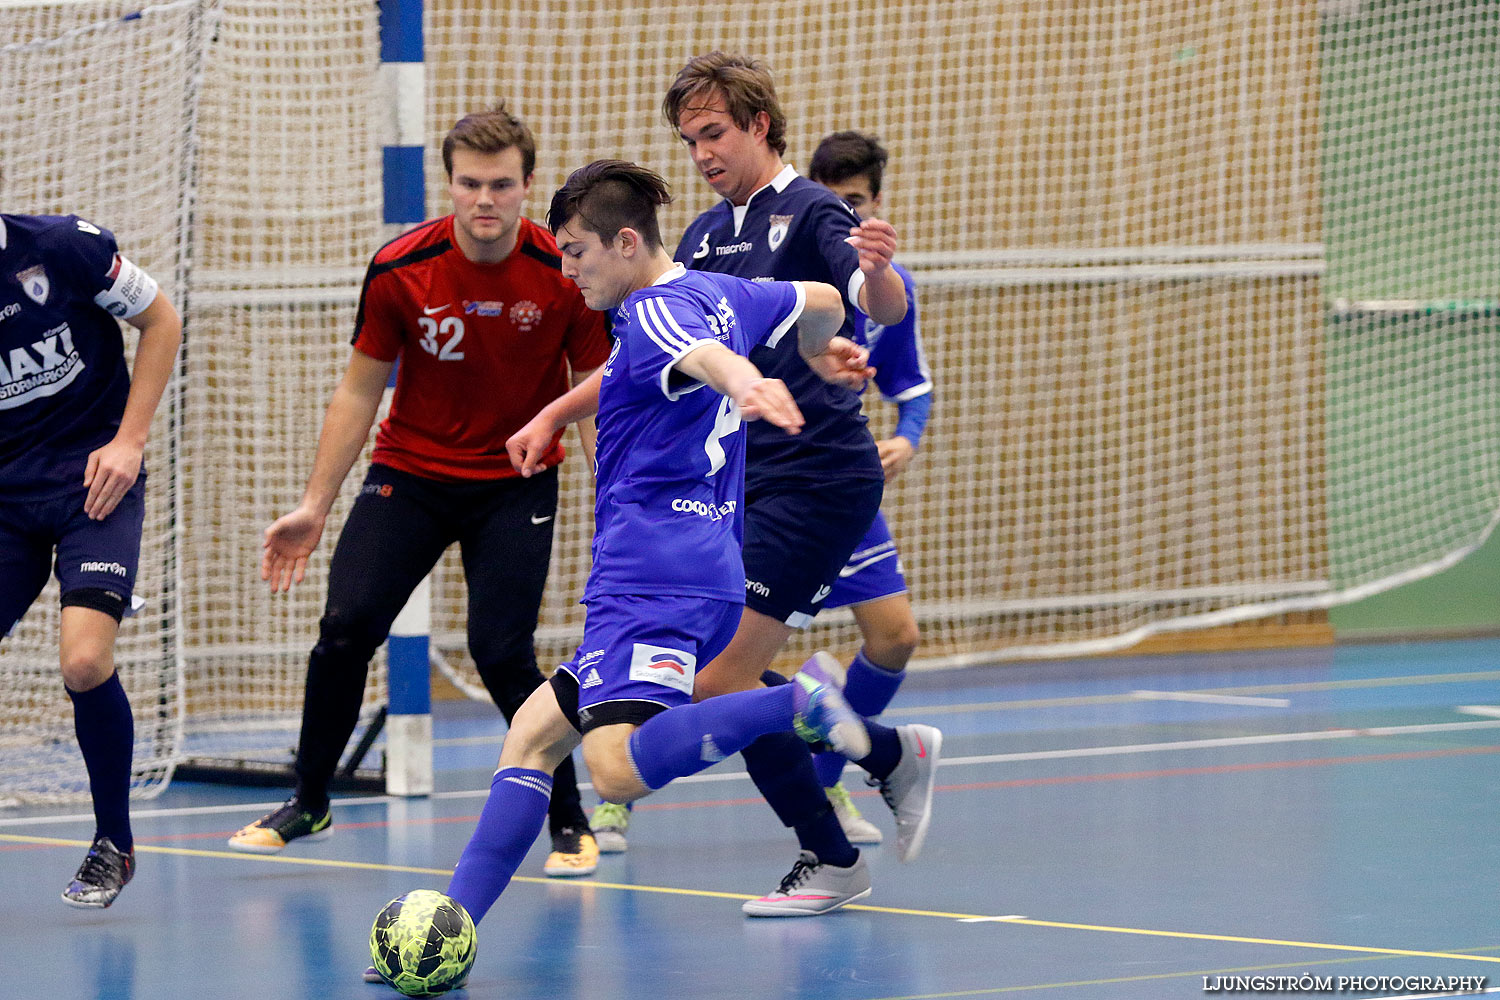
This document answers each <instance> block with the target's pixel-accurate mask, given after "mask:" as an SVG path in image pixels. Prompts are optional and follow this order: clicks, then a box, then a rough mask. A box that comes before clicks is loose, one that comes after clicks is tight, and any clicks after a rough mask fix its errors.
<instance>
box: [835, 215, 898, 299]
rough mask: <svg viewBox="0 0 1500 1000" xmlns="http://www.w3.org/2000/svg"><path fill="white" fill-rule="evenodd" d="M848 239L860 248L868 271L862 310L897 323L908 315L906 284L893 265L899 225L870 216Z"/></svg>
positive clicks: (861, 295)
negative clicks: (892, 260) (892, 259)
mask: <svg viewBox="0 0 1500 1000" xmlns="http://www.w3.org/2000/svg"><path fill="white" fill-rule="evenodd" d="M846 242H848V244H849V245H850V246H852V247H854V249H855V250H857V251H859V269H860V270H861V271H863V272H865V283H864V286H863V287H861V288H860V290H859V308H860V310H861V311H863V312H864V314H865V315H866V316H869V317H870V318H871V319H873V320H874V321H875V322H877V323H879V324H881V325H883V326H895V325H896V324H897V323H899V322H901V320H902V319H903V318H905V316H906V284H905V283H904V282H903V281H902V280H901V275H899V274H897V273H896V270H895V268H893V267H891V258H892V257H894V256H896V227H895V226H893V225H891V224H890V223H889V222H886V221H885V220H884V219H866V220H864V221H863V222H861V223H860V224H859V225H857V226H854V227H853V228H851V229H850V230H849V238H848V240H847V241H846Z"/></svg>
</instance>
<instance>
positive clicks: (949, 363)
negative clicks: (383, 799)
mask: <svg viewBox="0 0 1500 1000" xmlns="http://www.w3.org/2000/svg"><path fill="white" fill-rule="evenodd" d="M1497 28H1500V13H1497V12H1496V11H1495V10H1494V9H1493V8H1491V7H1488V6H1486V5H1476V4H1467V3H1461V2H1435V3H1434V2H1417V0H1325V2H1323V3H1322V4H1310V3H1279V4H1257V3H1248V2H1236V0H1218V2H1207V3H1200V4H1191V5H1185V4H1178V3H1168V2H1145V3H1141V2H1118V3H1104V4H1101V3H1094V2H1088V3H1085V2H1062V3H1056V2H1049V3H1024V4H1005V5H995V4H990V3H972V2H938V3H926V2H924V3H914V2H907V3H890V4H866V3H858V2H851V0H833V2H829V3H826V4H819V5H814V6H811V7H810V6H808V5H806V4H801V3H793V2H771V3H760V2H756V3H750V2H735V0H731V2H726V3H723V4H719V5H716V6H714V7H713V8H712V9H711V10H706V9H703V8H700V7H698V6H697V5H695V4H691V3H687V2H670V0H656V2H649V3H642V4H632V5H626V6H622V5H618V4H610V3H604V2H598V0H574V2H570V3H564V4H558V5H552V6H550V7H547V8H545V9H542V10H534V9H532V8H529V7H526V8H523V7H522V6H521V5H516V4H504V5H494V4H487V3H480V2H478V0H429V3H428V17H427V46H428V74H429V75H428V121H429V125H430V127H431V135H432V142H431V143H430V144H429V145H431V146H433V147H435V146H436V143H437V140H438V139H439V138H440V136H441V134H442V131H443V130H444V129H445V128H446V127H447V125H448V124H449V123H451V122H452V121H453V120H455V119H456V118H457V117H458V116H460V115H461V114H463V113H464V112H466V111H468V110H470V109H472V108H474V107H476V106H478V105H480V104H481V103H483V102H486V101H489V100H493V99H496V98H500V97H504V98H506V99H508V100H509V101H510V102H511V104H512V106H513V107H515V108H516V109H517V110H518V112H519V113H520V114H521V115H522V116H524V117H525V118H526V120H527V121H528V122H530V123H531V125H532V126H533V128H534V129H535V131H536V133H537V135H538V141H539V143H540V145H541V150H540V154H539V161H538V171H537V181H536V190H537V191H540V192H543V196H542V197H543V198H545V193H547V192H550V191H551V190H553V189H554V188H555V187H556V186H557V185H558V184H560V183H561V181H562V180H563V179H564V178H565V176H566V173H567V171H569V170H571V169H572V168H574V167H577V166H579V165H581V164H583V163H586V162H588V161H589V160H590V159H592V158H594V157H598V156H621V157H625V158H628V159H635V160H638V161H640V162H643V163H646V164H648V165H650V166H652V167H654V168H656V169H657V170H660V171H662V172H663V173H664V174H665V175H666V177H667V179H668V180H669V181H670V182H671V185H672V188H673V190H674V192H675V193H676V196H677V201H676V203H675V204H674V205H673V206H672V207H671V208H670V209H669V210H668V211H667V213H666V216H665V218H664V224H663V230H664V232H666V233H668V234H671V233H674V232H680V231H681V229H682V228H683V226H684V225H685V224H686V223H687V221H688V220H689V219H691V218H692V217H693V216H694V215H695V214H697V213H698V212H700V211H702V210H704V209H706V208H708V207H710V206H711V205H712V204H713V203H714V201H715V196H714V195H713V194H712V192H711V191H710V190H709V189H708V187H707V185H705V184H704V183H703V182H702V180H701V178H699V177H698V176H697V175H696V174H695V172H694V171H693V169H692V166H691V164H690V162H689V160H688V157H687V155H686V153H685V151H684V150H683V149H682V147H681V144H680V143H678V142H677V141H676V140H675V137H674V136H673V135H672V134H671V131H670V130H669V129H668V128H667V126H666V125H665V124H664V123H663V121H662V119H661V115H660V112H659V106H660V101H661V96H662V94H663V92H664V90H665V88H666V85H667V83H668V82H669V81H670V79H671V78H672V76H673V74H674V73H675V72H676V71H677V69H678V68H679V67H680V66H681V65H682V64H683V63H684V62H685V61H686V60H687V59H688V58H689V57H690V56H692V55H694V54H697V53H700V52H704V51H707V50H709V49H713V48H722V49H726V50H736V51H743V52H748V53H751V54H755V55H758V56H760V57H761V58H763V59H765V60H766V61H767V62H768V64H769V65H770V66H771V68H772V70H773V71H774V73H775V75H776V80H777V87H778V92H779V95H780V97H781V99H782V102H783V106H784V109H785V111H786V113H787V118H788V130H787V133H788V142H789V148H788V151H787V157H786V159H787V160H788V162H791V163H793V164H795V165H798V166H800V167H802V168H804V169H805V167H806V165H807V163H808V161H809V159H810V158H811V155H812V151H813V149H814V148H815V147H816V144H817V142H818V140H819V139H820V138H821V137H822V136H824V135H826V134H828V133H830V132H833V131H836V130H839V129H847V128H857V129H861V130H865V131H869V132H873V133H875V134H877V135H878V136H880V137H881V138H882V140H883V141H884V142H885V144H886V145H887V147H888V148H889V149H890V150H891V154H892V159H891V164H890V166H889V168H888V171H887V174H886V181H885V191H884V202H885V206H886V210H887V213H888V217H889V218H891V220H892V221H893V222H894V223H895V224H896V226H897V228H898V230H899V232H900V239H901V249H900V251H899V253H898V259H899V260H901V261H903V262H904V263H906V265H907V266H908V267H909V268H911V270H912V271H913V272H914V273H915V276H916V280H917V287H918V295H919V299H920V316H921V326H922V335H923V338H924V340H925V343H926V350H927V358H928V361H929V363H930V365H931V368H932V372H933V381H934V383H935V385H936V389H935V392H934V399H935V403H934V410H933V417H932V421H931V426H930V429H929V430H928V432H927V434H926V436H925V437H924V439H923V441H922V450H921V453H920V455H919V457H918V458H917V460H916V462H915V463H914V464H913V466H912V467H911V468H910V470H909V471H908V472H907V473H906V474H905V475H903V476H902V477H901V478H900V479H898V480H897V481H895V482H894V483H892V484H891V485H890V487H889V489H888V491H887V494H886V503H885V508H884V509H885V512H886V514H887V516H888V518H889V520H890V522H891V526H892V529H893V531H894V533H895V535H896V539H897V541H898V543H899V544H900V547H901V551H902V558H903V562H904V566H905V570H906V574H907V579H908V583H909V585H910V588H911V595H912V602H913V605H914V609H915V611H916V615H917V618H918V621H919V623H920V625H921V628H922V645H921V647H920V649H919V650H918V654H917V656H918V662H925V663H929V664H942V663H950V664H951V663H969V662H976V663H977V662H992V661H994V660H997V659H1005V658H1010V659H1015V658H1023V657H1038V656H1063V655H1076V654H1079V653H1085V652H1094V651H1103V650H1110V649H1120V648H1124V647H1126V646H1128V645H1130V644H1132V643H1135V642H1137V641H1139V640H1140V639H1141V638H1143V637H1144V636H1147V635H1149V634H1151V633H1154V632H1160V631H1168V630H1176V629H1183V628H1192V627H1203V626H1210V625H1229V624H1231V623H1234V622H1239V621H1248V620H1250V619H1258V618H1264V617H1266V616H1268V615H1287V614H1288V613H1292V612H1307V611H1310V610H1313V609H1321V608H1326V607H1328V606H1330V605H1332V604H1335V603H1338V602H1343V601H1348V600H1351V599H1354V598H1357V597H1359V596H1362V595H1364V594H1366V593H1371V592H1374V591H1378V590H1382V589H1386V588H1388V587H1391V586H1394V585H1396V584H1397V583H1399V582H1402V581H1404V580H1408V579H1413V578H1416V577H1418V576H1423V575H1427V574H1430V573H1432V572H1435V571H1437V570H1438V569H1441V568H1443V567H1445V566H1447V565H1450V564H1451V563H1453V562H1455V561H1457V560H1458V559H1459V558H1461V557H1462V556H1463V555H1465V554H1467V553H1468V552H1470V551H1472V550H1473V549H1474V548H1476V547H1477V546H1478V545H1479V544H1480V543H1481V542H1482V541H1483V539H1485V538H1486V537H1487V536H1488V535H1489V534H1490V533H1491V532H1492V531H1493V529H1494V525H1495V522H1496V517H1497V512H1500V468H1497V465H1500V447H1497V445H1500V392H1497V388H1500V386H1497V361H1500V358H1497V354H1500V312H1497V311H1496V302H1495V300H1496V299H1497V298H1500V245H1497V243H1496V237H1495V233H1496V232H1500V228H1497V226H1496V222H1497V217H1500V208H1497V195H1500V166H1497V161H1496V159H1495V157H1493V156H1492V155H1491V154H1490V152H1489V151H1491V150H1493V149H1494V148H1497V147H1496V145H1495V143H1496V141H1497V140H1500V100H1497V98H1500V92H1497V83H1496V81H1497V80H1500V64H1497V63H1500V57H1497V50H1496V48H1495V46H1494V44H1493V38H1494V32H1495V30H1496V29H1497ZM643 38H649V39H651V40H652V41H651V44H650V45H649V46H646V47H644V48H643V47H642V46H641V45H640V40H641V39H643ZM601 66H608V67H618V68H619V71H618V72H610V73H601V72H600V71H599V67H601ZM540 67H545V69H544V70H539V68H540ZM428 169H429V197H428V207H429V210H430V211H431V212H434V213H437V212H441V211H443V210H444V208H443V206H444V203H445V192H444V191H443V188H442V178H441V167H440V165H439V164H438V163H437V161H436V159H435V158H430V159H429V163H428ZM539 204H541V201H540V200H539V199H538V198H537V196H536V195H535V193H534V194H533V210H534V211H536V210H537V205H539ZM752 235H753V234H752ZM669 238H670V237H669ZM866 409H867V412H868V413H870V414H871V416H872V418H873V425H874V429H875V430H876V432H877V436H879V435H880V434H881V433H889V432H890V431H891V429H892V428H893V426H894V407H892V406H890V405H887V404H882V403H879V402H877V401H872V402H871V403H870V404H869V405H867V407H866ZM570 471H571V472H572V473H573V475H572V477H571V478H570V477H565V480H564V481H565V485H566V488H567V490H568V491H569V497H570V509H572V510H576V511H579V512H580V514H579V516H577V517H575V518H574V521H573V524H574V527H571V528H569V529H568V530H569V531H576V532H577V533H578V534H576V535H572V534H567V533H564V534H560V535H559V539H558V551H557V553H556V554H555V556H554V562H553V575H552V578H551V582H550V590H549V596H548V600H547V603H546V605H545V608H544V628H543V631H542V632H541V633H540V634H539V639H540V640H541V641H540V645H542V646H544V647H545V656H544V660H546V659H551V660H554V661H555V660H556V659H559V658H563V657H566V656H568V655H569V654H570V653H571V646H570V643H571V642H576V639H577V635H578V630H579V628H580V627H581V623H582V609H581V608H579V607H578V606H577V605H576V604H575V603H574V602H575V601H576V595H577V594H578V593H579V591H580V589H581V587H580V584H581V580H582V578H583V574H584V573H585V572H586V569H587V567H586V558H587V557H586V549H585V547H584V545H583V538H584V537H586V536H584V535H583V534H582V533H584V532H586V531H587V518H586V514H585V513H584V512H586V510H587V506H586V498H587V489H588V484H587V483H586V482H584V481H582V479H583V477H581V476H578V475H577V472H578V470H577V468H576V466H575V467H574V468H573V469H572V470H570ZM444 569H445V572H444V574H443V575H442V579H441V581H440V586H439V587H438V589H437V591H436V594H437V595H438V596H439V601H438V607H437V609H436V612H435V613H436V620H435V625H434V629H435V631H437V632H439V633H440V636H439V638H440V639H441V640H442V641H441V642H440V645H441V646H442V647H443V649H444V650H445V651H446V652H447V653H448V654H449V656H448V658H449V659H450V660H451V661H452V662H453V663H454V664H455V665H457V664H461V663H462V661H463V656H462V652H461V646H462V639H461V629H462V620H463V619H462V608H463V605H462V601H461V599H460V598H461V593H462V590H461V574H460V573H458V572H457V569H456V565H455V564H453V563H449V564H447V565H445V567H444ZM1304 617H1305V615H1304ZM857 642H858V635H857V632H856V631H855V630H854V628H853V627H852V619H851V617H850V616H849V614H848V612H838V613H833V614H825V615H823V616H820V618H819V620H818V621H817V622H816V623H815V625H814V627H812V628H810V629H808V630H806V631H805V632H802V633H799V635H798V637H797V638H796V639H795V640H794V647H795V648H794V650H793V652H794V653H795V654H796V655H797V656H805V655H806V654H807V653H809V652H810V651H811V650H813V649H816V648H820V647H829V646H831V647H834V648H839V649H844V650H850V649H853V648H854V647H855V645H856V644H857Z"/></svg>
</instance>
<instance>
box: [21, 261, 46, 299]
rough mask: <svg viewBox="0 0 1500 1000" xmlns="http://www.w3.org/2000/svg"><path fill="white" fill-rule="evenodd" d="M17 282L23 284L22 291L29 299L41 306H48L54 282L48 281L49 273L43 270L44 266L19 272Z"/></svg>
mask: <svg viewBox="0 0 1500 1000" xmlns="http://www.w3.org/2000/svg"><path fill="white" fill-rule="evenodd" d="M16 280H17V281H19V282H20V283H21V291H23V292H25V293H26V297H27V298H29V299H30V300H31V301H33V302H35V303H36V304H37V305H39V306H44V305H46V304H47V293H49V292H50V291H52V282H51V281H49V280H47V272H46V271H45V270H43V269H42V265H40V264H38V265H37V266H36V267H28V268H27V269H26V270H24V271H19V272H17V274H16Z"/></svg>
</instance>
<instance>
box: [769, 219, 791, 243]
mask: <svg viewBox="0 0 1500 1000" xmlns="http://www.w3.org/2000/svg"><path fill="white" fill-rule="evenodd" d="M792 218H793V217H792V216H790V215H773V216H771V230H770V232H768V233H767V234H766V240H767V242H768V243H769V244H770V247H771V249H772V250H773V251H774V250H779V249H780V248H781V244H783V243H785V242H786V233H787V230H788V229H790V228H791V227H792Z"/></svg>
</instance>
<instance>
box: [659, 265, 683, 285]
mask: <svg viewBox="0 0 1500 1000" xmlns="http://www.w3.org/2000/svg"><path fill="white" fill-rule="evenodd" d="M684 274H687V265H685V264H673V265H672V269H671V270H670V271H663V272H662V273H661V276H660V277H658V278H657V279H656V280H655V281H653V282H651V284H653V285H666V284H670V283H671V282H673V281H676V280H677V279H678V278H680V277H682V276H683V275H684Z"/></svg>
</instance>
